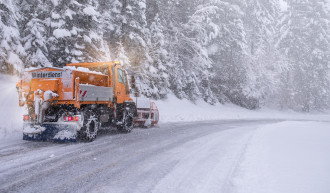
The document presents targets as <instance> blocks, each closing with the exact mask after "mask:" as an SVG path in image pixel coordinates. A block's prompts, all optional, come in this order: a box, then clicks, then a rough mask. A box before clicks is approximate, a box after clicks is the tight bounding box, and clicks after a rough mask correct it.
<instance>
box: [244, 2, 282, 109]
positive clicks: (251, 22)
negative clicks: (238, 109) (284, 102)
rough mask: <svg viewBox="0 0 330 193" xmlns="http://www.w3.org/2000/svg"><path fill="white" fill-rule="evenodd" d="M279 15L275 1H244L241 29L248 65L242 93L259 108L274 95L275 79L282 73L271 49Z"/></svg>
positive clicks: (275, 52) (273, 48) (280, 66)
mask: <svg viewBox="0 0 330 193" xmlns="http://www.w3.org/2000/svg"><path fill="white" fill-rule="evenodd" d="M279 12H280V6H279V1H278V0H270V1H262V0H250V1H247V7H246V11H245V17H244V26H245V31H246V34H247V38H246V40H247V48H248V57H249V60H248V61H249V63H247V67H248V68H247V84H246V86H245V87H244V91H245V93H246V94H247V95H248V96H251V97H252V98H254V99H256V100H257V103H259V105H263V104H264V103H265V102H266V100H267V99H268V98H269V97H271V96H272V95H273V94H274V93H275V92H276V91H275V88H276V84H277V83H278V81H277V76H278V75H279V74H280V73H282V65H281V64H283V63H281V60H279V53H278V51H277V49H276V47H275V43H276V42H275V37H276V34H277V28H276V25H277V19H278V18H279ZM280 63H281V64H280ZM260 103H261V104H260Z"/></svg>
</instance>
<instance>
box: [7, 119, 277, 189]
mask: <svg viewBox="0 0 330 193" xmlns="http://www.w3.org/2000/svg"><path fill="white" fill-rule="evenodd" d="M275 122H278V121H211V122H195V123H168V124H162V125H160V126H158V127H154V128H149V129H143V128H136V129H135V130H133V132H132V133H129V134H119V133H117V132H116V131H111V132H103V133H101V134H100V135H99V136H98V138H97V139H96V140H95V141H94V142H91V143H71V144H54V143H45V142H28V141H22V140H20V139H17V140H12V141H11V142H6V143H0V163H1V165H0V192H231V191H230V190H231V178H232V177H233V174H234V172H235V170H236V169H237V166H238V163H239V162H240V160H241V157H242V156H243V154H244V152H245V149H246V147H247V145H248V144H249V140H250V139H251V136H252V135H253V134H254V132H255V130H256V129H257V128H258V127H260V126H262V125H265V124H269V123H275Z"/></svg>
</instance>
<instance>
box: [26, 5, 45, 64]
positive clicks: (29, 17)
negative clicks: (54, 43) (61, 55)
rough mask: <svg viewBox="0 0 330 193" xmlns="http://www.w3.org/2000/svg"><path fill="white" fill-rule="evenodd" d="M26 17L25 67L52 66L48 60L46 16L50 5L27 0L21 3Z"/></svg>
mask: <svg viewBox="0 0 330 193" xmlns="http://www.w3.org/2000/svg"><path fill="white" fill-rule="evenodd" d="M21 10H22V13H23V14H24V19H23V20H22V21H21V22H20V23H21V25H20V26H21V31H22V33H21V34H22V35H21V36H22V42H23V45H24V49H25V52H26V57H25V59H24V64H25V67H30V66H33V67H37V66H39V67H41V66H51V63H50V62H49V60H48V54H49V53H48V48H47V46H46V45H47V39H48V31H47V26H46V20H45V19H46V16H47V15H48V13H49V10H48V5H47V4H46V3H43V2H40V1H39V0H27V1H24V2H23V3H22V4H21Z"/></svg>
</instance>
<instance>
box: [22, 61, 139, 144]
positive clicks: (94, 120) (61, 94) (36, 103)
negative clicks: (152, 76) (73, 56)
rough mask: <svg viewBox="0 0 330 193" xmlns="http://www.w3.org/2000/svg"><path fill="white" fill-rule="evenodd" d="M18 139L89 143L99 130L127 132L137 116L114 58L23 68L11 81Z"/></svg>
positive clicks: (125, 78) (120, 68)
mask: <svg viewBox="0 0 330 193" xmlns="http://www.w3.org/2000/svg"><path fill="white" fill-rule="evenodd" d="M17 89H18V92H19V104H20V106H24V105H26V106H27V110H28V114H27V115H24V117H23V120H24V126H23V139H24V140H37V141H55V142H56V141H60V142H62V141H77V140H78V141H93V140H94V139H95V138H96V136H97V132H98V130H99V129H100V128H108V127H110V126H116V127H117V129H118V131H120V132H123V133H129V132H131V130H132V128H133V126H134V118H135V117H136V116H137V115H138V112H137V108H136V104H135V102H134V101H133V100H132V98H130V95H129V94H130V88H129V83H128V76H127V72H126V71H125V70H124V69H123V68H122V66H121V65H120V64H119V62H116V61H114V62H99V63H75V64H67V65H66V67H64V68H55V67H45V68H39V69H34V70H28V71H25V72H24V75H23V77H22V80H21V81H20V82H18V83H17Z"/></svg>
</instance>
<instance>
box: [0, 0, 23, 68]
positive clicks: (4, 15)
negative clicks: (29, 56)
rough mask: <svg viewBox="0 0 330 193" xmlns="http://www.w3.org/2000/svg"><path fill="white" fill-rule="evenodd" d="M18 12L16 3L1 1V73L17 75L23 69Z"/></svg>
mask: <svg viewBox="0 0 330 193" xmlns="http://www.w3.org/2000/svg"><path fill="white" fill-rule="evenodd" d="M18 10H19V9H18V6H17V4H16V2H13V1H11V0H0V16H1V17H0V72H4V73H17V72H19V71H21V70H22V68H23V62H22V57H23V56H24V55H25V52H24V48H23V46H22V44H21V42H20V31H19V27H18V21H19V19H20V17H21V15H20V14H19V13H20V12H19V11H18Z"/></svg>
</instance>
